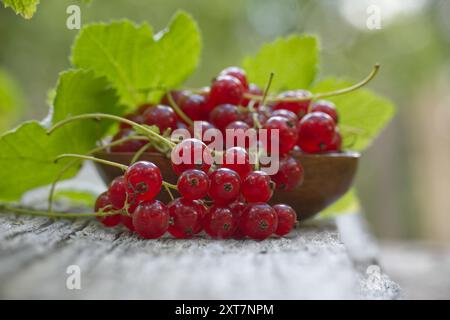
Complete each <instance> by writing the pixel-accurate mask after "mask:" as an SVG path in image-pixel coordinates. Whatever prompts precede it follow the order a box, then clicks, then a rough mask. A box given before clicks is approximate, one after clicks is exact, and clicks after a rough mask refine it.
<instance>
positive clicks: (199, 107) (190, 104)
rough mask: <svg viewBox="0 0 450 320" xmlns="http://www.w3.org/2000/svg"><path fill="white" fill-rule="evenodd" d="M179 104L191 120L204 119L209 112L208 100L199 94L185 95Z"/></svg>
mask: <svg viewBox="0 0 450 320" xmlns="http://www.w3.org/2000/svg"><path fill="white" fill-rule="evenodd" d="M179 106H180V108H181V110H183V112H184V113H185V114H186V115H187V116H188V117H189V118H190V119H192V120H193V121H198V120H204V119H206V118H207V114H208V112H209V110H208V108H209V106H208V100H207V98H206V97H205V96H203V95H200V94H192V95H190V96H188V97H186V98H185V99H184V100H183V102H182V103H181V104H180V105H179Z"/></svg>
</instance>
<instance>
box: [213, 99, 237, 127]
mask: <svg viewBox="0 0 450 320" xmlns="http://www.w3.org/2000/svg"><path fill="white" fill-rule="evenodd" d="M238 119H239V110H238V108H237V107H236V106H235V105H232V104H221V105H218V106H217V107H215V108H214V109H213V111H212V112H211V114H210V115H209V121H210V122H211V123H212V124H213V125H215V126H216V127H217V129H219V130H221V131H223V130H224V129H225V128H226V126H227V125H229V124H230V123H232V122H234V121H237V120H238Z"/></svg>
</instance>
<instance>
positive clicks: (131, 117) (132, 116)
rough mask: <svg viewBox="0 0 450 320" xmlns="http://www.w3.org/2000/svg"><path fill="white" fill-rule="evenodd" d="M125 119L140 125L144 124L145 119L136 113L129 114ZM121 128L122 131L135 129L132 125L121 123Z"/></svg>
mask: <svg viewBox="0 0 450 320" xmlns="http://www.w3.org/2000/svg"><path fill="white" fill-rule="evenodd" d="M123 117H124V118H125V119H128V120H131V121H133V122H136V123H138V124H142V123H144V117H143V116H142V115H141V114H134V113H129V114H126V115H124V116H123ZM119 128H120V129H132V128H133V127H132V126H131V124H128V123H125V122H121V123H120V124H119Z"/></svg>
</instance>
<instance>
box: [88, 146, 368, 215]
mask: <svg viewBox="0 0 450 320" xmlns="http://www.w3.org/2000/svg"><path fill="white" fill-rule="evenodd" d="M293 156H294V157H295V158H296V159H298V160H299V161H300V163H301V164H302V165H303V167H304V169H305V178H304V181H303V183H302V184H301V185H300V186H298V187H297V188H295V189H294V190H293V191H290V192H282V191H279V190H277V191H276V192H275V194H274V196H273V197H272V199H271V201H270V202H271V203H274V204H275V203H285V204H288V205H290V206H292V207H293V208H294V209H295V210H296V212H297V215H298V218H299V219H301V220H303V219H307V218H310V217H313V216H314V215H315V214H317V213H318V212H320V211H321V210H323V209H325V208H326V207H327V206H329V205H330V204H332V203H333V202H335V201H336V200H337V199H339V198H340V197H341V196H343V195H344V194H345V193H346V192H347V191H348V189H349V188H350V186H351V185H352V182H353V178H354V176H355V173H356V169H357V165H358V159H359V157H360V154H359V153H356V152H344V153H328V154H318V155H312V154H302V153H300V152H298V153H294V154H293ZM95 157H97V158H100V159H105V160H109V161H114V162H118V163H122V164H125V165H128V164H129V163H130V160H131V158H132V157H133V153H128V152H124V153H121V152H117V153H108V152H99V153H96V154H95ZM140 160H147V161H151V162H153V163H155V164H156V165H157V166H158V167H159V168H160V169H161V173H162V175H163V177H164V180H165V181H168V182H170V183H174V184H176V181H177V176H176V174H175V173H174V172H173V170H172V167H171V164H170V161H169V159H167V158H166V157H164V156H163V155H161V154H159V153H153V152H149V153H144V154H143V155H142V156H141V158H140ZM96 166H97V169H98V172H99V173H100V176H101V177H102V179H103V181H105V183H106V184H109V183H110V182H111V181H112V180H113V179H114V178H115V177H117V176H119V175H120V174H122V171H121V170H120V169H118V168H115V167H111V166H108V165H104V164H101V163H96ZM157 198H158V199H159V200H161V201H163V202H165V203H168V202H169V201H170V198H169V196H168V194H167V193H166V192H165V191H164V190H162V191H161V193H160V194H159V195H158V197H157Z"/></svg>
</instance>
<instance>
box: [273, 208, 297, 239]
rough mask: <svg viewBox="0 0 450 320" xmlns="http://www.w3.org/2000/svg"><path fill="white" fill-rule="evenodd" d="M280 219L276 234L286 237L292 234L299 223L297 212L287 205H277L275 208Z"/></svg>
mask: <svg viewBox="0 0 450 320" xmlns="http://www.w3.org/2000/svg"><path fill="white" fill-rule="evenodd" d="M273 209H274V210H275V212H276V214H277V218H278V226H277V228H276V230H275V234H277V235H279V236H284V235H286V234H288V233H289V232H291V230H292V229H293V228H294V226H295V222H296V221H297V214H296V213H295V210H294V209H292V208H291V207H290V206H288V205H286V204H276V205H274V206H273Z"/></svg>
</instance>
